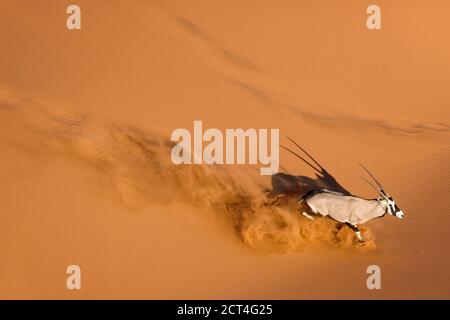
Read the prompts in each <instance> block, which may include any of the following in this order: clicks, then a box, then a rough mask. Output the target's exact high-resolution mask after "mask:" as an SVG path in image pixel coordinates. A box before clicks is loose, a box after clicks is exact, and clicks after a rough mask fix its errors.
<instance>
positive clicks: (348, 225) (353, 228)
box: [345, 222, 359, 232]
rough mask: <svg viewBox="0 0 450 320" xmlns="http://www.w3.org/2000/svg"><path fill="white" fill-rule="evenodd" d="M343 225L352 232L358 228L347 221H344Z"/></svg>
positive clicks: (357, 230)
mask: <svg viewBox="0 0 450 320" xmlns="http://www.w3.org/2000/svg"><path fill="white" fill-rule="evenodd" d="M345 225H346V226H347V227H349V228H350V229H352V230H353V231H354V232H359V229H358V227H357V226H355V225H353V224H351V223H349V222H346V223H345Z"/></svg>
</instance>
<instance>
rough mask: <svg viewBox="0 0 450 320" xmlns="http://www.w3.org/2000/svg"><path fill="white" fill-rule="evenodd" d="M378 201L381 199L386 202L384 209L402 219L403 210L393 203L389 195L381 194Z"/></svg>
mask: <svg viewBox="0 0 450 320" xmlns="http://www.w3.org/2000/svg"><path fill="white" fill-rule="evenodd" d="M380 201H383V202H385V203H386V211H387V213H389V214H391V215H393V216H395V217H397V218H399V219H403V211H402V210H400V208H399V207H398V206H397V204H396V203H395V201H394V199H392V197H391V196H389V195H382V197H380Z"/></svg>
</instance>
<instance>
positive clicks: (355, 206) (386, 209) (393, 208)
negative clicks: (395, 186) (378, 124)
mask: <svg viewBox="0 0 450 320" xmlns="http://www.w3.org/2000/svg"><path fill="white" fill-rule="evenodd" d="M290 140H291V141H292V142H293V143H294V144H295V145H296V146H297V147H298V148H300V149H301V150H302V151H303V152H304V153H305V154H306V155H307V156H308V157H309V158H310V159H311V160H312V161H313V162H314V163H315V164H316V165H317V166H319V168H320V170H319V169H317V168H316V167H315V166H314V165H312V164H311V163H310V162H308V161H307V160H305V159H304V158H302V157H301V156H299V155H298V154H296V153H295V152H293V151H291V150H289V149H287V148H286V147H283V148H285V149H287V150H288V151H290V152H291V153H293V154H294V155H296V156H297V157H299V158H300V159H301V160H302V161H304V162H306V163H307V164H308V165H309V166H311V167H312V168H313V169H315V170H316V171H317V172H319V173H320V174H321V175H322V176H317V179H316V180H314V181H315V182H314V183H313V184H308V185H306V186H305V185H302V184H301V183H300V182H302V181H305V180H304V177H294V176H289V177H291V179H294V178H297V179H298V181H297V182H298V185H300V186H302V187H303V190H308V189H309V190H308V191H307V193H306V194H303V195H301V196H300V201H299V203H302V202H305V203H306V205H307V207H308V208H309V209H310V210H311V212H312V214H320V215H321V216H324V217H330V218H332V219H334V220H336V221H338V222H340V223H343V224H345V225H347V226H348V227H350V228H351V229H352V230H353V231H354V232H355V234H356V237H357V239H358V240H359V241H360V242H362V241H363V239H362V237H361V232H360V231H359V229H358V225H360V224H363V223H365V222H367V221H370V220H372V219H374V218H379V217H383V216H384V215H385V214H386V213H389V214H390V215H393V216H395V217H397V218H399V219H402V218H403V212H402V211H401V210H400V209H399V207H398V206H397V205H396V203H395V201H394V199H393V198H392V197H391V196H390V195H389V194H387V193H386V192H385V191H384V188H383V187H382V185H381V184H380V183H379V182H378V180H377V179H376V178H375V177H374V176H373V174H372V173H371V172H370V171H369V170H368V169H367V168H366V167H365V166H363V165H362V164H360V165H361V167H362V168H363V169H364V170H365V171H366V172H367V173H368V174H369V176H370V177H371V178H372V179H373V181H374V182H375V183H376V185H377V186H378V187H375V186H374V185H373V184H372V183H371V182H370V181H369V180H367V179H364V178H363V180H364V181H366V182H367V183H368V184H369V185H370V186H371V187H372V188H373V189H375V190H376V191H377V193H378V195H379V196H378V198H376V199H364V198H361V197H358V196H354V195H352V194H350V192H348V191H347V190H346V189H344V188H343V187H342V186H341V185H340V184H339V183H337V181H336V180H335V179H334V178H333V177H332V176H331V175H330V174H329V173H328V172H327V171H326V170H325V169H323V167H322V166H321V165H320V164H319V163H318V162H317V161H316V160H315V159H314V158H312V157H311V155H310V154H309V153H307V152H306V151H305V150H304V149H303V148H302V147H301V146H299V145H298V144H296V143H295V142H294V141H293V140H292V139H290ZM324 173H325V174H324ZM327 176H329V177H331V178H332V179H331V178H327ZM325 178H327V179H325ZM327 181H330V182H327ZM318 183H320V185H321V186H324V188H319V189H315V190H314V189H313V188H311V186H314V185H317V184H318ZM302 214H303V215H304V216H305V217H306V218H308V219H314V218H313V216H312V215H311V213H307V212H303V213H302Z"/></svg>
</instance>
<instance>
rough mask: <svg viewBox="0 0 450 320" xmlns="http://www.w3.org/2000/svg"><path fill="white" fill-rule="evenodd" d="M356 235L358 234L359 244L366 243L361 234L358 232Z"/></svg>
mask: <svg viewBox="0 0 450 320" xmlns="http://www.w3.org/2000/svg"><path fill="white" fill-rule="evenodd" d="M355 234H356V239H358V242H359V243H364V239H363V238H362V237H361V232H360V231H357V232H355Z"/></svg>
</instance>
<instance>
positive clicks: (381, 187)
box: [359, 163, 385, 194]
mask: <svg viewBox="0 0 450 320" xmlns="http://www.w3.org/2000/svg"><path fill="white" fill-rule="evenodd" d="M359 165H360V166H361V167H362V168H363V169H364V170H365V171H366V172H367V173H368V174H369V176H371V177H372V179H373V181H375V182H376V184H377V185H378V186H379V187H380V190H379V192H382V193H383V194H385V192H384V190H383V186H382V185H381V183H380V182H378V180H377V179H375V177H374V176H373V174H372V173H370V171H369V169H367V168H366V167H365V166H364V165H363V164H362V163H359Z"/></svg>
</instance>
